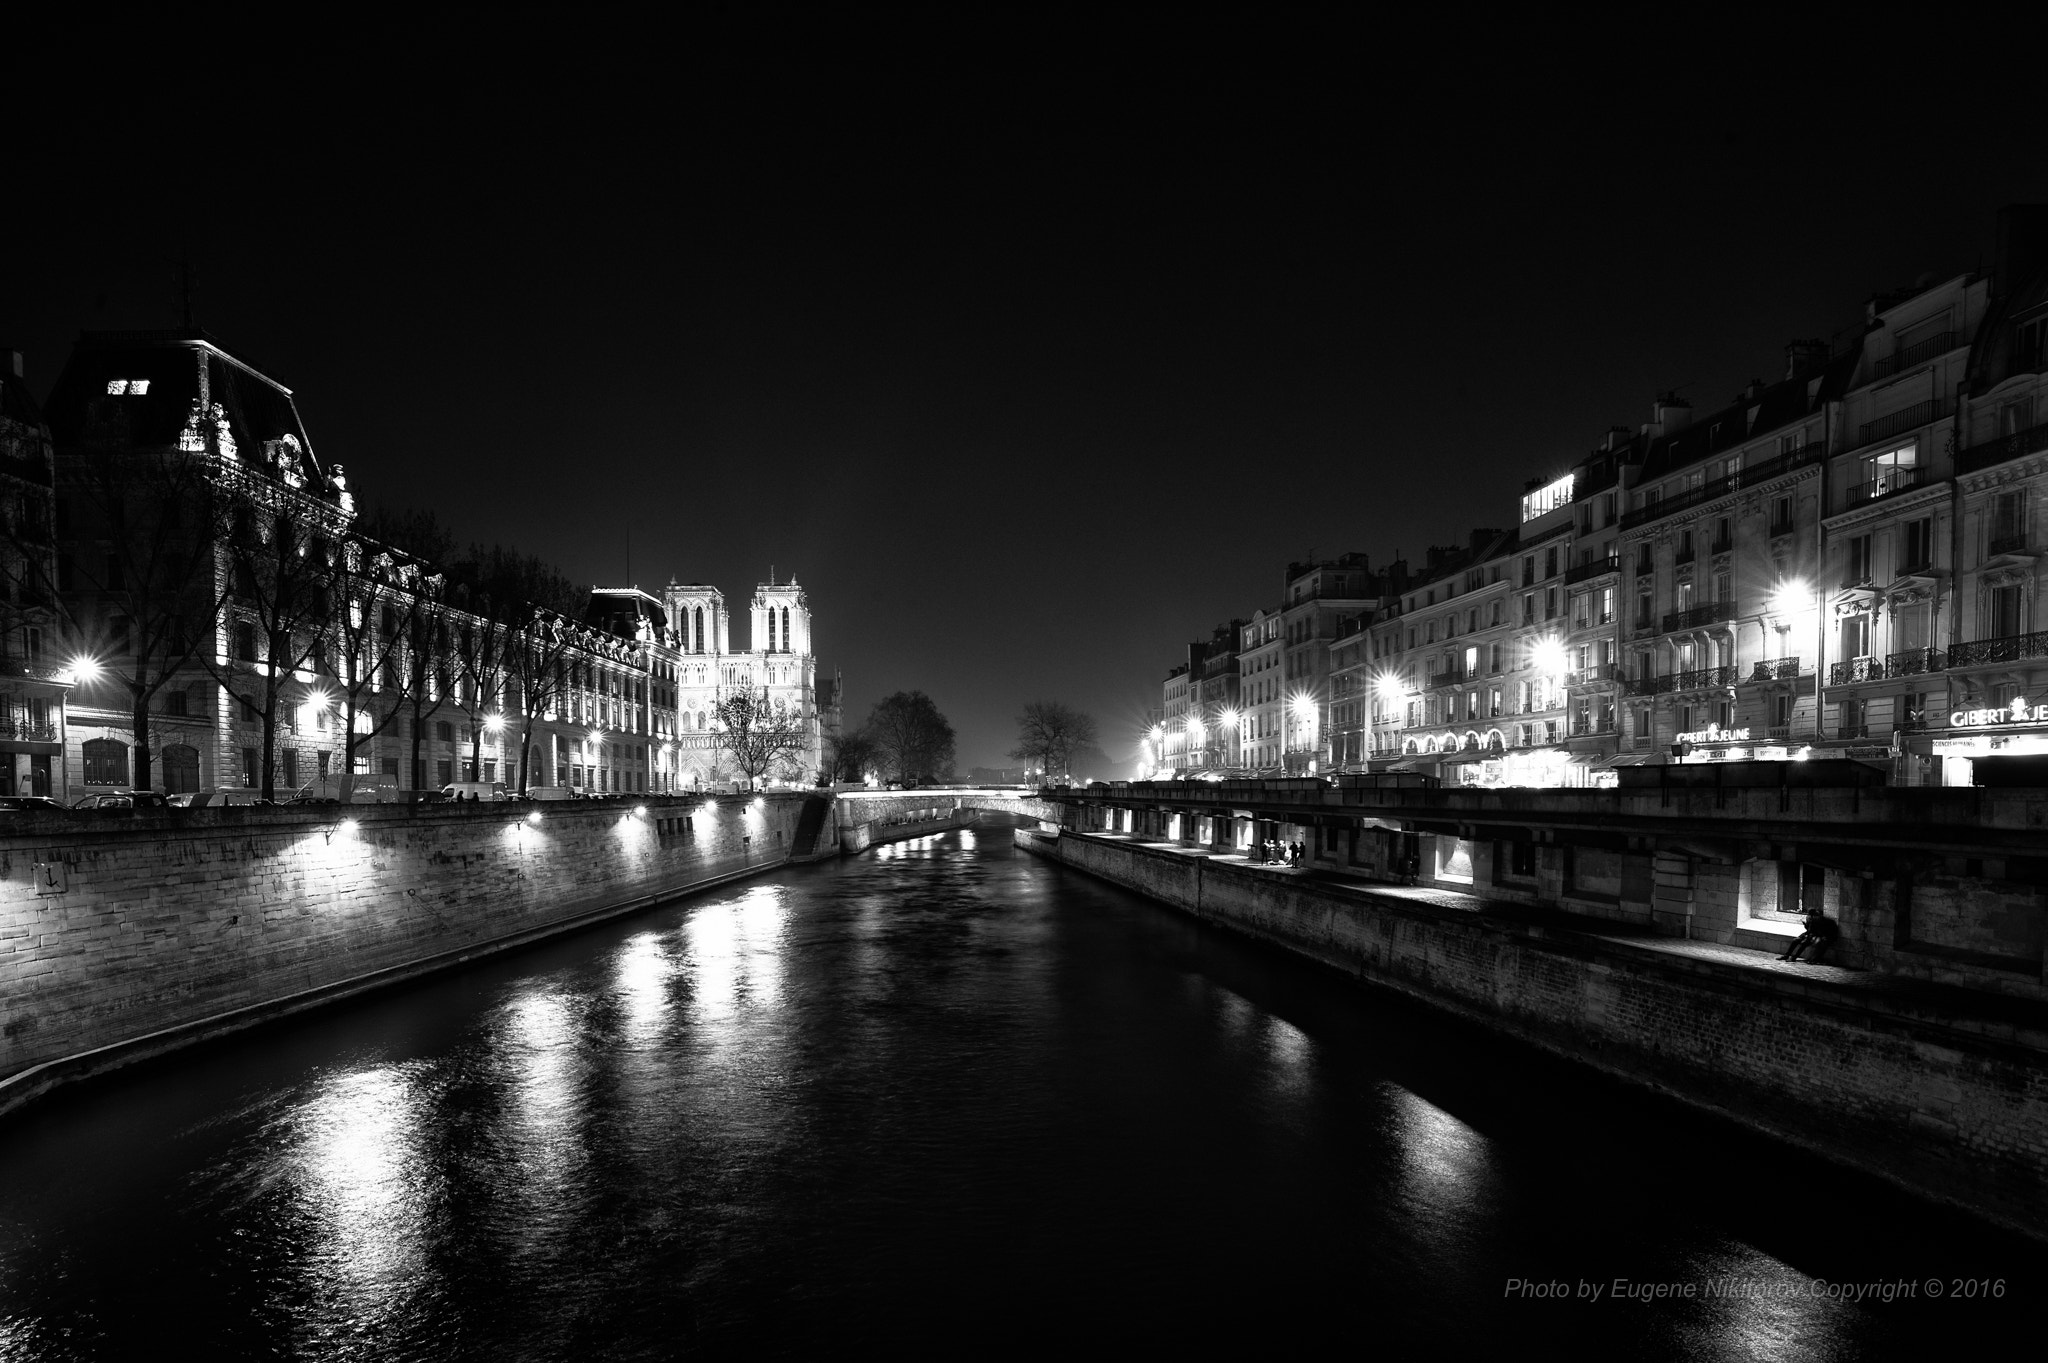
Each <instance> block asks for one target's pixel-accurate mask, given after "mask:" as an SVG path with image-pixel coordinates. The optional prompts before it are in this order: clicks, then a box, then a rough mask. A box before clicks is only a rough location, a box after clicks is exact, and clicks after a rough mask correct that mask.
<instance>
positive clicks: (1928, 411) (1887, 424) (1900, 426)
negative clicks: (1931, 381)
mask: <svg viewBox="0 0 2048 1363" xmlns="http://www.w3.org/2000/svg"><path fill="white" fill-rule="evenodd" d="M1954 410H1955V404H1954V403H1953V402H1951V401H1950V400H1949V399H1947V398H1929V399H1927V401H1925V402H1916V403H1914V404H1913V405H1912V406H1911V407H1907V408H1905V409H1903V410H1901V411H1897V412H1893V413H1892V414H1891V415H1889V416H1881V417H1879V418H1878V419H1877V420H1875V421H1866V422H1864V423H1863V429H1862V431H1861V432H1859V433H1858V435H1857V437H1856V443H1857V444H1859V445H1868V444H1869V443H1870V442H1871V441H1873V440H1883V439H1884V438H1885V437H1887V436H1893V435H1897V434H1898V433H1899V432H1901V431H1910V430H1912V429H1913V428H1914V427H1916V426H1925V425H1927V424H1928V423H1929V422H1931V421H1939V420H1941V419H1942V418H1943V417H1945V416H1947V415H1948V414H1949V413H1950V412H1952V411H1954Z"/></svg>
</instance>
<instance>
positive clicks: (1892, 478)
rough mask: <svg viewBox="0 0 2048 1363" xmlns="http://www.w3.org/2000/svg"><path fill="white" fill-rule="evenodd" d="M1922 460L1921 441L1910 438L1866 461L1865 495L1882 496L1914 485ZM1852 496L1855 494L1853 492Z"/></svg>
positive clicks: (1864, 471)
mask: <svg viewBox="0 0 2048 1363" xmlns="http://www.w3.org/2000/svg"><path fill="white" fill-rule="evenodd" d="M1919 462H1920V442H1919V441H1917V440H1909V441H1907V442H1906V443H1905V444H1903V445H1900V446H1898V447H1897V448H1895V449H1889V450H1886V451H1885V452H1884V453H1882V454H1878V455H1873V456H1872V457H1871V458H1869V459H1867V460H1865V461H1864V470H1863V476H1864V495H1865V496H1868V497H1882V496H1884V495H1885V494H1887V493H1891V492H1898V491H1901V490H1902V489H1905V488H1909V487H1912V486H1913V480H1914V478H1915V477H1916V475H1917V473H1918V469H1917V467H1916V466H1917V465H1918V464H1919ZM1851 495H1852V496H1853V495H1854V494H1851Z"/></svg>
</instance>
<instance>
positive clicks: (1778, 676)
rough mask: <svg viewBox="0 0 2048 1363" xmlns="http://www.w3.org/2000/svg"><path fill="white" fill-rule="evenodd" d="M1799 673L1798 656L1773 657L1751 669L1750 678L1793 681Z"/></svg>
mask: <svg viewBox="0 0 2048 1363" xmlns="http://www.w3.org/2000/svg"><path fill="white" fill-rule="evenodd" d="M1798 675H1799V660H1798V659H1797V658H1772V659H1769V660H1767V661H1765V662H1760V663H1758V664H1757V665H1756V666H1755V667H1754V668H1751V669H1750V673H1749V679H1750V680H1751V681H1753V682H1764V681H1791V680H1793V679H1794V678H1796V677H1798Z"/></svg>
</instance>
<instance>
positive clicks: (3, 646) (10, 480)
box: [0, 351, 71, 800]
mask: <svg viewBox="0 0 2048 1363" xmlns="http://www.w3.org/2000/svg"><path fill="white" fill-rule="evenodd" d="M6 358H7V361H8V365H7V368H6V369H5V370H4V371H0V518H4V523H5V526H6V534H5V535H4V537H0V795H44V796H49V797H51V798H53V799H59V800H61V799H64V798H65V797H66V796H67V794H68V788H67V784H66V780H65V766H64V756H63V753H64V749H63V741H64V706H65V698H66V695H67V693H68V692H69V691H70V689H71V688H70V682H69V679H68V678H69V673H68V672H67V670H66V668H65V665H64V659H63V658H62V657H60V656H59V655H58V648H57V645H58V639H59V632H58V629H57V616H56V612H55V610H54V605H55V602H54V600H53V597H54V593H55V583H56V577H57V541H56V524H55V515H56V468H57V464H56V452H55V449H54V447H53V445H52V443H51V439H50V428H49V427H48V426H47V425H46V424H44V421H43V414H42V411H41V409H40V408H38V407H37V406H36V402H35V399H34V398H33V397H31V396H30V395H29V391H28V386H27V384H25V383H24V382H23V381H22V358H21V355H20V353H19V352H16V351H9V352H8V353H7V357H6Z"/></svg>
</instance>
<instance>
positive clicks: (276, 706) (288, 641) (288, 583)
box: [202, 466, 342, 800]
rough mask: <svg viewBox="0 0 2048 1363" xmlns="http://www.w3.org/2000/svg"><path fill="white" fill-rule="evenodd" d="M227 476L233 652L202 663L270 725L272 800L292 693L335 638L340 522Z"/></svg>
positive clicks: (325, 510)
mask: <svg viewBox="0 0 2048 1363" xmlns="http://www.w3.org/2000/svg"><path fill="white" fill-rule="evenodd" d="M221 472H222V473H223V474H225V475H228V481H229V483H230V489H229V490H230V492H231V493H232V494H234V495H232V496H231V498H230V499H227V500H225V501H223V502H222V503H221V504H219V505H218V506H217V508H216V509H217V512H218V515H217V518H216V521H217V525H218V543H219V546H220V556H221V560H222V563H223V565H224V567H225V569H226V576H227V577H228V584H229V595H228V607H227V611H226V613H225V620H224V623H225V625H226V627H227V635H228V638H227V648H226V650H225V651H223V652H220V653H214V654H207V655H202V656H203V657H204V659H205V662H206V665H207V670H208V671H210V672H212V673H213V675H214V679H215V680H216V681H218V682H219V683H220V684H221V686H222V687H223V688H224V689H225V690H226V691H227V693H228V696H229V698H230V699H231V700H233V701H235V702H238V703H239V704H241V705H242V706H243V707H244V709H245V712H246V711H254V712H255V714H256V716H257V718H258V720H259V721H260V723H261V725H262V732H263V741H262V759H261V766H260V769H259V774H260V779H259V784H260V785H261V788H262V791H263V798H264V799H266V800H269V799H275V798H276V796H277V778H276V772H275V767H276V756H277V738H278V729H279V725H280V721H282V720H283V719H284V718H285V717H286V706H287V705H288V704H289V697H288V688H289V687H290V686H291V685H293V684H294V682H295V680H296V675H297V674H298V673H299V672H300V671H301V670H302V669H304V668H305V667H306V665H307V664H308V663H309V662H311V661H312V660H313V659H314V658H315V657H316V656H321V655H323V654H324V651H325V648H326V645H327V641H328V639H329V637H330V635H329V631H330V629H331V626H332V622H333V618H334V617H333V605H334V599H333V594H332V588H333V585H334V560H335V558H336V557H337V554H336V547H337V546H336V543H335V540H334V538H333V536H334V535H335V533H336V532H337V531H338V530H339V529H340V528H341V520H342V517H341V515H340V513H339V512H338V511H337V510H336V509H335V508H332V507H327V506H323V505H322V504H321V503H318V502H316V501H314V500H313V499H312V498H309V497H304V496H300V495H297V494H294V493H292V492H290V491H289V490H286V489H284V488H282V487H278V486H274V485H271V484H269V483H267V482H265V481H264V480H262V479H261V478H259V477H258V476H257V475H254V474H241V473H239V470H234V469H232V468H231V467H229V466H224V467H223V468H222V470H221ZM237 474H239V476H237Z"/></svg>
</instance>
